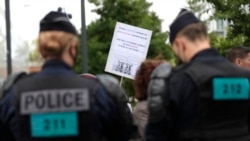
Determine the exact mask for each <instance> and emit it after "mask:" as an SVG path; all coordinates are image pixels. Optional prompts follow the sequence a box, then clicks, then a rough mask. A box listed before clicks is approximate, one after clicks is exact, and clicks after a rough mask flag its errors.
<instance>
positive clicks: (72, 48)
mask: <svg viewBox="0 0 250 141" xmlns="http://www.w3.org/2000/svg"><path fill="white" fill-rule="evenodd" d="M76 52H77V45H76V44H70V47H69V53H70V56H72V57H73V58H74V57H75V56H76Z"/></svg>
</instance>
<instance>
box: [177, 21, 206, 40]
mask: <svg viewBox="0 0 250 141" xmlns="http://www.w3.org/2000/svg"><path fill="white" fill-rule="evenodd" d="M178 35H181V36H185V37H187V38H188V39H189V40H190V41H196V40H197V39H204V38H206V37H207V36H208V33H207V28H206V26H205V25H204V24H203V23H202V22H199V23H193V24H190V25H188V26H186V27H184V28H183V29H182V30H181V31H180V32H179V33H178ZM178 35H177V36H178Z"/></svg>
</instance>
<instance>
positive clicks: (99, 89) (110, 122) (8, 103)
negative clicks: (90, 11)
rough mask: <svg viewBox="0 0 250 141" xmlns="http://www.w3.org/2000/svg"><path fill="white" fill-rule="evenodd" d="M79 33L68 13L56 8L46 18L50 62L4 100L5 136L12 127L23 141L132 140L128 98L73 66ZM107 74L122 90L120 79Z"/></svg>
mask: <svg viewBox="0 0 250 141" xmlns="http://www.w3.org/2000/svg"><path fill="white" fill-rule="evenodd" d="M77 35H78V34H77V31H76V29H75V27H74V26H73V25H72V23H71V22H70V21H69V16H68V14H66V13H62V12H61V11H51V12H49V13H48V14H47V15H46V16H45V17H44V18H43V19H42V20H41V22H40V32H39V38H38V46H39V51H40V53H41V55H42V57H43V58H44V60H45V63H44V65H43V67H42V70H41V71H40V72H39V73H37V74H34V75H26V76H25V77H22V79H21V80H18V82H17V83H16V84H15V85H14V86H13V87H12V88H11V89H10V90H9V91H8V93H7V94H6V95H5V96H4V97H3V98H2V99H1V101H0V121H1V122H0V123H1V124H0V126H2V127H1V129H5V130H4V132H3V133H1V136H3V138H4V139H6V140H12V139H11V138H9V136H7V135H8V134H6V133H7V132H8V133H11V134H12V136H13V137H14V138H15V139H16V140H20V141H45V140H46V141H52V140H53V141H73V140H74V141H83V140H86V141H92V140H96V141H118V140H119V141H127V140H129V138H130V137H131V133H132V131H133V130H132V128H133V126H132V116H131V113H130V112H129V109H128V107H127V106H126V101H124V100H123V99H119V97H115V96H113V95H110V94H108V91H107V90H106V89H105V88H104V87H103V86H102V85H101V83H100V82H101V80H100V81H98V80H95V79H88V78H80V77H78V76H77V75H75V74H74V72H73V70H72V67H73V65H74V63H75V58H76V51H77V46H78V37H77ZM101 79H102V80H106V83H108V84H110V87H112V88H113V90H114V91H115V92H116V93H117V95H118V96H119V95H121V94H120V93H121V91H120V90H119V89H117V87H119V83H118V81H117V80H116V79H114V78H112V77H110V76H106V75H105V76H102V78H101ZM117 100H118V101H117ZM121 109H122V110H121ZM121 111H122V112H121ZM121 120H122V121H121Z"/></svg>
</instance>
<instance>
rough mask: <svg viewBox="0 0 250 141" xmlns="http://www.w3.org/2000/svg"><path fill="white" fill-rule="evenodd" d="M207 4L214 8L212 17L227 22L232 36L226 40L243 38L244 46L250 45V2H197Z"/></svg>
mask: <svg viewBox="0 0 250 141" xmlns="http://www.w3.org/2000/svg"><path fill="white" fill-rule="evenodd" d="M198 1H201V2H205V1H206V2H208V3H210V4H212V6H213V8H214V10H215V11H214V17H215V18H217V19H224V20H228V21H229V23H230V27H231V30H232V34H231V35H230V36H228V38H230V39H233V38H235V37H238V36H244V37H243V38H244V45H246V46H247V45H248V46H249V44H250V38H249V37H250V30H249V28H250V25H249V24H248V23H250V10H249V9H250V0H230V1H229V0H198Z"/></svg>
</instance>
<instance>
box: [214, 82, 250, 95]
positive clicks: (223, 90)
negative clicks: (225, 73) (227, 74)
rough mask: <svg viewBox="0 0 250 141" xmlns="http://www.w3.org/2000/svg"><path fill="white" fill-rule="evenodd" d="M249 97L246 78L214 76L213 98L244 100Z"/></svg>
mask: <svg viewBox="0 0 250 141" xmlns="http://www.w3.org/2000/svg"><path fill="white" fill-rule="evenodd" d="M248 98H249V81H248V79H246V78H214V79H213V99H214V100H246V99H248Z"/></svg>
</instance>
